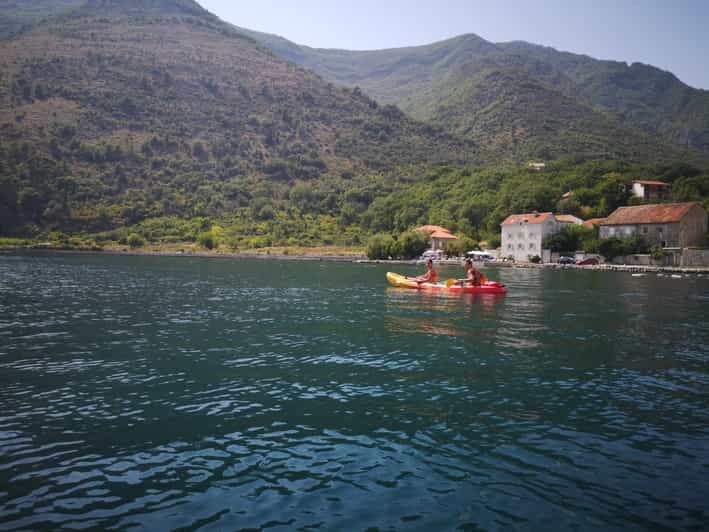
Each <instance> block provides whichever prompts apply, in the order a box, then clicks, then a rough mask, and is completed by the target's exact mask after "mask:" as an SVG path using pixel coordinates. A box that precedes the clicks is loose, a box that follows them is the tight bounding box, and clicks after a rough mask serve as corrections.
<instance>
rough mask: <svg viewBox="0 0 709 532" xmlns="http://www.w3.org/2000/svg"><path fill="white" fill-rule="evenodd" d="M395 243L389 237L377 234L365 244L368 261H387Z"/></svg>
mask: <svg viewBox="0 0 709 532" xmlns="http://www.w3.org/2000/svg"><path fill="white" fill-rule="evenodd" d="M394 245H395V242H394V239H393V238H392V236H391V235H387V234H377V235H374V236H372V237H371V238H370V239H369V242H368V243H367V257H369V258H370V259H388V258H389V257H391V256H392V248H393V247H394Z"/></svg>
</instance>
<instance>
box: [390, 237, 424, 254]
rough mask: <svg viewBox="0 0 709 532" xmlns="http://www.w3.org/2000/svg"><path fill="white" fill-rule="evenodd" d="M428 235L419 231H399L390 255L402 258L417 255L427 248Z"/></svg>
mask: <svg viewBox="0 0 709 532" xmlns="http://www.w3.org/2000/svg"><path fill="white" fill-rule="evenodd" d="M429 241H430V237H429V235H428V234H426V233H422V232H420V231H406V232H405V233H401V235H399V238H398V239H397V240H396V242H395V246H394V247H393V248H392V250H391V251H392V253H391V254H392V256H395V257H400V258H402V259H413V258H414V257H419V256H420V255H421V254H422V253H423V252H424V251H426V250H427V249H428V243H429Z"/></svg>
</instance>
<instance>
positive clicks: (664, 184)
mask: <svg viewBox="0 0 709 532" xmlns="http://www.w3.org/2000/svg"><path fill="white" fill-rule="evenodd" d="M633 183H640V184H641V185H657V186H658V187H671V186H672V185H670V184H669V183H665V182H664V181H644V180H640V179H636V180H635V181H633Z"/></svg>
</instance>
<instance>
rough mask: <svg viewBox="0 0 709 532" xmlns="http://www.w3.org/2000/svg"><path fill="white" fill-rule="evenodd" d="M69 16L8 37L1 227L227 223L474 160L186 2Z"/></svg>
mask: <svg viewBox="0 0 709 532" xmlns="http://www.w3.org/2000/svg"><path fill="white" fill-rule="evenodd" d="M65 4H66V2H57V4H56V5H57V6H61V7H64V6H65ZM72 7H73V8H72V9H69V10H63V9H62V10H61V11H60V12H59V13H58V14H57V15H56V16H54V17H50V18H46V19H42V20H40V21H39V22H37V23H36V24H35V25H33V26H30V27H27V28H25V29H24V30H23V31H22V32H20V33H19V34H17V35H16V36H15V37H13V38H11V39H8V40H5V41H2V42H0V57H1V58H2V59H0V61H1V63H2V78H1V79H0V132H1V134H2V138H3V143H2V145H1V146H0V203H2V204H3V205H0V211H3V216H2V218H4V220H0V224H3V223H4V225H5V226H7V225H9V224H11V223H34V224H37V225H38V226H40V227H42V226H47V225H51V224H53V223H54V224H56V225H57V226H62V227H69V228H72V227H73V228H75V229H77V228H78V229H80V228H84V227H90V228H93V229H95V228H99V227H105V228H110V227H111V226H116V225H121V224H130V223H135V222H136V221H137V220H140V219H143V218H146V217H155V216H164V215H176V216H196V215H210V216H224V215H227V214H228V213H230V212H234V210H235V209H237V208H239V207H243V206H245V205H248V204H249V203H250V202H252V200H253V199H254V198H257V197H260V198H262V199H263V200H264V201H268V202H273V201H278V200H279V199H280V198H282V197H284V196H285V195H287V194H288V189H289V187H291V186H292V185H293V184H294V183H298V182H312V181H318V180H320V181H322V182H325V181H327V183H328V185H327V186H328V187H330V188H336V187H337V186H339V185H338V183H340V181H342V180H346V179H348V178H349V177H350V176H352V175H354V174H359V173H366V172H374V171H380V170H387V169H391V168H394V167H396V166H399V165H401V164H415V163H426V164H433V163H437V162H441V161H443V162H465V161H469V160H473V159H474V158H475V157H476V155H477V151H476V149H475V147H474V146H473V145H472V144H471V143H470V142H462V141H459V140H457V139H456V138H455V137H453V136H452V135H449V134H447V133H444V132H442V131H440V130H438V129H436V128H434V127H432V126H430V125H426V124H422V123H419V122H416V121H414V120H412V119H411V118H409V117H407V116H406V115H404V114H403V113H402V112H401V111H400V110H399V109H398V108H396V107H393V106H386V105H379V104H377V103H376V102H374V101H373V100H371V99H370V98H369V97H367V96H365V95H364V94H363V93H361V91H359V90H351V89H346V88H337V87H335V86H333V85H332V84H329V83H327V82H326V81H323V80H322V79H321V78H320V77H318V76H317V75H315V74H313V73H311V72H310V71H308V70H305V69H303V68H301V67H299V66H296V65H294V64H292V63H289V62H287V61H285V60H283V59H280V58H278V57H276V56H275V55H274V54H272V53H271V52H270V51H268V50H266V49H265V48H264V47H263V46H261V45H259V44H258V43H256V42H255V41H254V40H252V39H251V38H249V37H245V36H244V35H243V34H241V33H238V32H237V31H235V30H234V29H233V28H232V27H231V26H229V25H227V24H225V23H223V22H222V21H220V20H219V19H218V18H217V17H215V16H214V15H212V14H210V13H208V12H207V11H205V10H204V9H202V8H201V7H200V6H199V4H197V3H196V2H194V1H192V0H89V1H88V2H85V3H84V4H82V5H81V6H79V7H75V6H72ZM343 176H344V177H343ZM62 224H63V225H62Z"/></svg>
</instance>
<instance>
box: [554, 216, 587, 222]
mask: <svg viewBox="0 0 709 532" xmlns="http://www.w3.org/2000/svg"><path fill="white" fill-rule="evenodd" d="M555 218H556V220H557V221H559V222H562V223H566V224H575V223H578V222H579V221H582V222H583V220H581V218H577V217H576V216H572V215H571V214H557V215H556V216H555Z"/></svg>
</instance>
